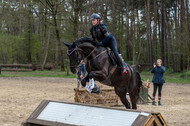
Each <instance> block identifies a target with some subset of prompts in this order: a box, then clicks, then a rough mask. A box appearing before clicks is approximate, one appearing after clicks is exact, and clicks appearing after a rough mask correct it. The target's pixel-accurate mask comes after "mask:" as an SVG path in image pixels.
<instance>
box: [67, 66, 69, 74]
mask: <svg viewBox="0 0 190 126" xmlns="http://www.w3.org/2000/svg"><path fill="white" fill-rule="evenodd" d="M67 75H69V65H67Z"/></svg>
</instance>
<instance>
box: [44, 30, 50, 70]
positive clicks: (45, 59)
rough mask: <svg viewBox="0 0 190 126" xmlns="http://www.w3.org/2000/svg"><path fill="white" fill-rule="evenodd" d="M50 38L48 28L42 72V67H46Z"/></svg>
mask: <svg viewBox="0 0 190 126" xmlns="http://www.w3.org/2000/svg"><path fill="white" fill-rule="evenodd" d="M50 36H51V33H50V27H49V29H48V39H47V46H46V49H45V56H44V60H43V64H42V70H44V67H45V65H46V61H47V57H48V50H49V43H50Z"/></svg>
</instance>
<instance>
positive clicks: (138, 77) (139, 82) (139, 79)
mask: <svg viewBox="0 0 190 126" xmlns="http://www.w3.org/2000/svg"><path fill="white" fill-rule="evenodd" d="M135 72H136V77H137V79H138V81H137V82H138V95H137V96H139V93H140V88H141V86H142V79H141V76H140V74H139V72H137V71H135Z"/></svg>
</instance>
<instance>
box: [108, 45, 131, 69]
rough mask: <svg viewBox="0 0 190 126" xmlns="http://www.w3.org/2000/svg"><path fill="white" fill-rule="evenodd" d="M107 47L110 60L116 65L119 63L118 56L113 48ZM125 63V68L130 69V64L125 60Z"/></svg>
mask: <svg viewBox="0 0 190 126" xmlns="http://www.w3.org/2000/svg"><path fill="white" fill-rule="evenodd" d="M106 49H107V52H108V56H109V57H110V60H111V61H112V63H113V65H114V66H115V65H117V64H118V61H117V58H116V56H115V54H114V53H113V52H112V51H111V49H109V48H106ZM121 58H122V57H121ZM123 65H124V67H125V69H126V70H127V71H129V67H128V64H127V63H125V62H124V61H123Z"/></svg>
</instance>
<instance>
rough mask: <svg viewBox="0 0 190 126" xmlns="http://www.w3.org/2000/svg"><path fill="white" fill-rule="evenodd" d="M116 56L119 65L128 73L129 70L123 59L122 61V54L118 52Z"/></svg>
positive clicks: (123, 71)
mask: <svg viewBox="0 0 190 126" xmlns="http://www.w3.org/2000/svg"><path fill="white" fill-rule="evenodd" d="M115 56H116V58H117V61H118V65H119V67H121V69H122V73H127V70H126V69H125V67H124V65H123V61H122V58H121V56H120V55H119V54H116V55H115Z"/></svg>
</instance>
